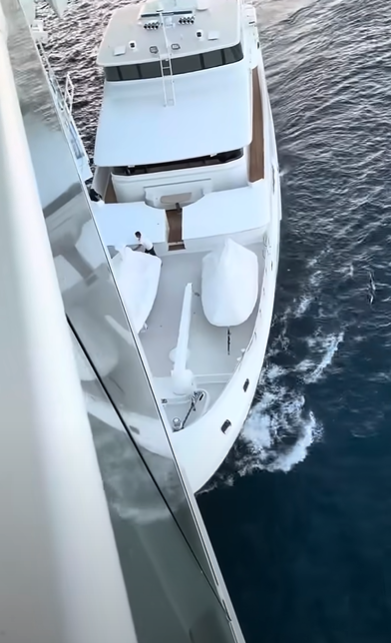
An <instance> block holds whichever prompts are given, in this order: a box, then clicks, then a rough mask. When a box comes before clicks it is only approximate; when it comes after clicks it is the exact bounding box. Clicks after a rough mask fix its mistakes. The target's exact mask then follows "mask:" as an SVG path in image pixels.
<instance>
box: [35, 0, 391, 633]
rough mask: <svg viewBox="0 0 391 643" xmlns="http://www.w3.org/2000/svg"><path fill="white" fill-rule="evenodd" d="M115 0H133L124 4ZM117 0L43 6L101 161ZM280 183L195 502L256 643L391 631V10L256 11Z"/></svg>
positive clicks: (377, 1)
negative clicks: (241, 371)
mask: <svg viewBox="0 0 391 643" xmlns="http://www.w3.org/2000/svg"><path fill="white" fill-rule="evenodd" d="M121 4H125V3H124V2H121ZM118 5H119V3H118V2H117V3H116V2H114V1H112V2H110V3H108V2H107V0H104V1H103V0H98V1H97V2H94V3H92V2H91V0H88V1H87V0H83V1H82V2H77V4H75V5H74V7H73V8H72V9H71V15H70V16H69V18H70V20H69V21H68V22H67V23H66V24H65V23H61V22H58V21H57V20H54V19H53V18H51V17H50V16H49V20H48V25H47V26H48V28H49V31H50V32H51V33H52V34H53V36H54V37H53V41H52V43H51V45H50V47H49V49H50V56H51V62H52V64H53V66H54V67H55V69H56V72H57V73H58V75H59V76H60V77H61V75H64V73H65V72H66V71H68V70H70V69H71V70H72V79H73V81H74V83H75V89H76V94H75V102H74V112H75V118H76V121H77V124H78V126H79V127H80V130H81V133H82V135H83V138H84V141H85V143H86V146H87V149H88V150H89V151H90V152H91V153H92V149H93V141H94V127H95V125H96V116H97V113H98V110H99V104H100V95H101V86H102V78H101V76H100V75H99V73H98V72H97V70H96V69H95V66H94V64H95V57H96V52H97V48H98V45H99V40H100V36H101V33H102V30H103V27H104V25H105V23H106V21H107V15H108V14H107V12H109V11H110V10H111V9H112V8H114V6H118ZM258 14H259V21H260V31H261V36H262V43H263V53H264V60H265V66H266V72H267V77H268V82H269V91H270V97H271V103H272V109H273V114H274V119H275V126H276V134H277V143H278V149H279V159H280V171H281V176H282V193H283V194H282V196H283V216H284V219H283V225H282V242H281V259H280V268H279V277H278V290H277V298H276V304H275V313H274V321H273V327H272V330H271V336H270V342H269V348H268V352H267V359H266V363H265V367H264V371H263V374H262V378H261V381H260V384H259V387H258V391H257V396H256V399H255V401H254V405H253V408H252V411H251V414H250V417H249V418H248V420H247V422H246V425H245V427H244V431H243V434H242V436H241V438H240V439H239V440H238V442H237V444H236V446H235V448H234V450H233V451H232V452H231V454H230V455H229V457H228V458H227V461H226V462H225V463H224V465H223V466H222V467H221V469H220V470H219V471H218V472H217V474H216V475H215V477H214V479H213V480H212V481H211V482H210V483H209V484H208V485H207V487H206V488H205V489H204V490H203V491H202V492H201V493H200V494H199V496H198V501H199V505H200V507H201V511H202V513H203V516H204V519H205V522H206V525H207V527H208V530H209V533H210V535H211V538H212V542H213V545H214V548H215V551H216V554H217V556H218V559H219V561H220V565H221V567H222V571H223V573H224V576H225V579H226V582H227V585H228V588H229V591H230V594H231V597H232V599H233V602H234V605H235V608H236V611H237V614H238V617H239V620H240V622H241V625H242V628H243V632H244V635H245V637H246V640H247V643H261V642H262V643H326V642H327V643H329V642H330V643H383V642H384V643H385V642H386V641H387V642H388V641H389V639H390V637H391V395H390V379H391V317H390V312H391V287H390V268H391V266H390V262H391V253H390V241H391V187H390V179H389V176H390V170H391V154H390V147H391V126H390V107H391V5H390V4H389V3H387V2H386V0H366V1H364V0H315V1H313V2H311V1H310V0H308V1H306V0H302V1H300V0H267V1H266V0H264V1H262V2H261V3H260V5H259V7H258Z"/></svg>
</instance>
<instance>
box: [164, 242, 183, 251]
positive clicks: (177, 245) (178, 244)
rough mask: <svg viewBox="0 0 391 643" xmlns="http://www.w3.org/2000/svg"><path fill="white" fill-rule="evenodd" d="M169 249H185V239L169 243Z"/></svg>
mask: <svg viewBox="0 0 391 643" xmlns="http://www.w3.org/2000/svg"><path fill="white" fill-rule="evenodd" d="M168 250H169V251H171V250H185V244H184V243H183V241H173V242H172V243H169V244H168Z"/></svg>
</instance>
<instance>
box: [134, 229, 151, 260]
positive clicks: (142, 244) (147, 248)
mask: <svg viewBox="0 0 391 643" xmlns="http://www.w3.org/2000/svg"><path fill="white" fill-rule="evenodd" d="M134 236H135V237H136V239H137V241H138V246H137V248H136V250H139V249H140V248H144V252H146V253H147V254H148V255H153V256H154V257H156V252H155V248H154V247H153V243H152V241H150V240H149V239H148V238H147V237H144V235H143V234H141V232H135V233H134Z"/></svg>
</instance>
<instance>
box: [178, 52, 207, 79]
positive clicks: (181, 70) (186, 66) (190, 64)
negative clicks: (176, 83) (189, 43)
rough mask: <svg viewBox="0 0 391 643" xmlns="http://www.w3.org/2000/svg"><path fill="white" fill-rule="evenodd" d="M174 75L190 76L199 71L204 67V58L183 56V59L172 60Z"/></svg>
mask: <svg viewBox="0 0 391 643" xmlns="http://www.w3.org/2000/svg"><path fill="white" fill-rule="evenodd" d="M171 65H172V73H173V74H189V73H190V72H192V71H199V70H200V69H203V67H202V56H201V54H196V55H195V56H183V57H181V58H171Z"/></svg>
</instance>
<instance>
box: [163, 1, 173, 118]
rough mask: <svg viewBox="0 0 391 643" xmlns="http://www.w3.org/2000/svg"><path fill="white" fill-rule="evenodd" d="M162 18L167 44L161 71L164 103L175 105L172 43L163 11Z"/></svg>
mask: <svg viewBox="0 0 391 643" xmlns="http://www.w3.org/2000/svg"><path fill="white" fill-rule="evenodd" d="M160 18H161V22H162V28H163V34H164V42H165V45H166V53H165V54H160V72H161V75H162V81H163V95H164V105H165V106H166V107H168V106H173V105H175V87H174V75H173V73H172V63H171V52H170V44H169V42H168V38H167V31H166V25H165V17H164V14H163V13H161V16H160Z"/></svg>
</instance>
